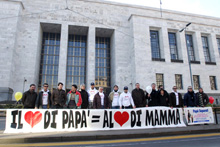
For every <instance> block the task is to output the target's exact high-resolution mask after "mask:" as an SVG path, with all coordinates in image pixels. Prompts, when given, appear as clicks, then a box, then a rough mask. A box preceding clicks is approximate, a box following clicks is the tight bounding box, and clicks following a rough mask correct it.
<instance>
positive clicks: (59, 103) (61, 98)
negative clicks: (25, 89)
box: [51, 82, 67, 109]
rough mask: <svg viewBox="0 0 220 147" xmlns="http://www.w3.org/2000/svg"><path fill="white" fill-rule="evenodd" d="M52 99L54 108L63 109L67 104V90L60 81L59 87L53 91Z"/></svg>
mask: <svg viewBox="0 0 220 147" xmlns="http://www.w3.org/2000/svg"><path fill="white" fill-rule="evenodd" d="M51 101H52V104H53V108H55V109H62V108H63V106H64V105H65V104H66V101H67V96H66V92H65V91H64V90H63V83H61V82H60V83H58V88H57V89H55V90H54V91H53V93H52V96H51Z"/></svg>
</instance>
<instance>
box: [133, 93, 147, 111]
mask: <svg viewBox="0 0 220 147" xmlns="http://www.w3.org/2000/svg"><path fill="white" fill-rule="evenodd" d="M132 98H133V100H134V104H135V106H136V107H137V108H138V107H145V106H146V97H145V94H144V91H143V90H142V89H134V90H133V91H132Z"/></svg>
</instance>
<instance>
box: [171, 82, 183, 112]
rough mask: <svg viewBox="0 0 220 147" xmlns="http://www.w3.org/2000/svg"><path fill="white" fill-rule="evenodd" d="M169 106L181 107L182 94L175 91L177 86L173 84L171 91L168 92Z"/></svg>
mask: <svg viewBox="0 0 220 147" xmlns="http://www.w3.org/2000/svg"><path fill="white" fill-rule="evenodd" d="M170 107H171V108H173V107H174V108H181V107H183V98H182V95H181V94H180V93H179V92H177V87H176V86H173V92H171V93H170Z"/></svg>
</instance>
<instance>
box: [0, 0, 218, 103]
mask: <svg viewBox="0 0 220 147" xmlns="http://www.w3.org/2000/svg"><path fill="white" fill-rule="evenodd" d="M189 22H191V23H192V24H191V25H190V26H189V27H188V28H187V30H186V32H184V31H183V32H179V30H181V29H182V28H184V27H185V26H186V24H188V23H189ZM185 33H186V34H185ZM187 50H188V53H189V59H190V63H191V67H192V79H193V83H194V84H193V85H194V89H195V91H198V88H199V87H203V89H204V91H205V92H206V93H208V94H209V96H211V95H212V96H215V98H219V97H220V75H219V74H220V18H216V17H208V16H203V15H196V14H189V13H183V12H177V11H171V10H163V13H162V16H161V11H160V9H157V8H151V7H145V6H136V5H129V4H120V3H115V2H109V1H103V0H68V1H67V3H66V1H65V0H0V83H1V85H0V100H10V99H11V98H12V97H13V95H14V93H15V92H23V91H24V90H27V89H28V88H29V85H30V84H32V83H34V84H36V85H37V90H40V89H41V87H42V85H43V83H45V82H47V83H48V84H49V85H50V89H51V90H52V89H53V88H56V87H57V83H58V82H63V83H64V89H65V90H67V91H68V90H69V89H70V88H71V85H72V84H77V85H80V84H82V83H85V84H86V86H87V88H89V86H90V83H91V82H95V84H96V87H99V86H103V87H104V88H105V90H106V91H107V92H109V91H110V90H112V87H113V86H114V85H115V84H117V85H119V87H120V89H121V91H122V90H123V87H124V86H128V87H129V90H130V91H131V90H132V88H134V87H135V83H137V82H138V83H140V85H141V87H142V88H143V89H145V87H146V86H149V85H151V83H156V84H157V85H164V87H165V89H166V90H167V91H168V92H171V91H172V86H174V85H177V87H178V89H179V92H181V93H185V92H186V91H187V87H188V86H189V85H191V80H190V79H191V78H190V77H191V76H190V70H189V62H188V54H187ZM12 99H13V98H12Z"/></svg>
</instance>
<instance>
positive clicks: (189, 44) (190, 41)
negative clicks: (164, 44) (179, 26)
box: [186, 35, 196, 61]
mask: <svg viewBox="0 0 220 147" xmlns="http://www.w3.org/2000/svg"><path fill="white" fill-rule="evenodd" d="M186 45H187V50H188V52H189V58H190V61H196V59H195V53H194V47H193V38H192V35H186Z"/></svg>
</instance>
